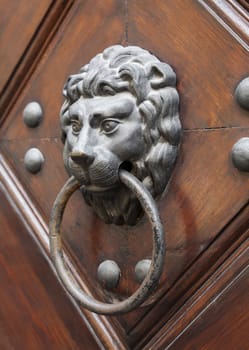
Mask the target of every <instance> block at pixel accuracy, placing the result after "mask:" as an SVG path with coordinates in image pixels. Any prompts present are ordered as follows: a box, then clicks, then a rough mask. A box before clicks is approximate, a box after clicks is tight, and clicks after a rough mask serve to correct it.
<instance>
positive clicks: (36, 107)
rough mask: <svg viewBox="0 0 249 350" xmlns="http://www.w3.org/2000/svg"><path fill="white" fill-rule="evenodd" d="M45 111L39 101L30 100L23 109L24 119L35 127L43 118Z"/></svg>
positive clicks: (29, 125) (27, 123)
mask: <svg viewBox="0 0 249 350" xmlns="http://www.w3.org/2000/svg"><path fill="white" fill-rule="evenodd" d="M42 117H43V111H42V108H41V106H40V104H39V103H38V102H30V103H28V104H27V106H26V107H25V108H24V110H23V121H24V123H25V124H26V125H27V126H28V127H30V128H35V127H36V126H38V125H39V124H40V122H41V120H42Z"/></svg>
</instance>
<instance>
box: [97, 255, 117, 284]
mask: <svg viewBox="0 0 249 350" xmlns="http://www.w3.org/2000/svg"><path fill="white" fill-rule="evenodd" d="M97 274H98V280H99V282H100V283H101V284H102V286H103V287H105V288H107V289H113V288H116V287H117V286H118V282H119V279H120V275H121V271H120V268H119V266H118V264H117V263H116V262H115V261H113V260H105V261H103V262H102V263H101V264H100V265H99V267H98V272H97Z"/></svg>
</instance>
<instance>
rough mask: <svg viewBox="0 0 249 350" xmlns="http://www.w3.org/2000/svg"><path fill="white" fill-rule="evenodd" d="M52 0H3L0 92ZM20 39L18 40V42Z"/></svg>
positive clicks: (0, 24)
mask: <svg viewBox="0 0 249 350" xmlns="http://www.w3.org/2000/svg"><path fill="white" fill-rule="evenodd" d="M51 2H52V1H51V0H44V1H37V0H35V1H33V2H32V3H31V2H30V1H28V0H24V1H22V2H20V1H16V0H12V1H7V0H1V20H0V28H1V32H0V45H1V53H0V61H1V67H0V92H1V91H2V89H3V87H4V85H5V83H6V82H7V80H8V78H10V75H11V73H12V71H13V70H14V68H15V66H16V64H17V62H18V61H19V60H20V58H21V56H22V55H23V53H24V51H25V49H26V47H27V46H28V44H29V43H30V41H31V38H32V36H33V35H34V32H35V31H36V30H37V28H38V26H39V24H40V23H41V21H42V19H43V16H44V15H45V14H46V11H47V10H48V8H49V6H50V5H51ZM17 39H18V40H17Z"/></svg>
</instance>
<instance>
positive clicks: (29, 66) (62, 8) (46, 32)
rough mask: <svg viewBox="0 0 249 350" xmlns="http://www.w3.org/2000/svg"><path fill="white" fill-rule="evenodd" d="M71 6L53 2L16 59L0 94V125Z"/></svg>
mask: <svg viewBox="0 0 249 350" xmlns="http://www.w3.org/2000/svg"><path fill="white" fill-rule="evenodd" d="M71 5H72V1H66V2H63V1H60V0H56V1H53V2H52V3H51V6H50V7H49V8H48V10H47V12H46V14H45V15H44V17H43V18H41V19H40V23H39V26H38V27H37V28H36V31H35V32H34V33H33V37H32V38H31V40H30V42H29V43H27V48H26V50H25V51H24V52H23V54H22V56H21V57H20V59H19V58H18V60H17V62H16V66H15V69H14V71H13V72H12V75H11V76H10V77H9V79H8V81H7V82H6V84H5V86H4V89H3V90H2V92H1V94H0V114H1V118H0V124H1V123H2V122H3V120H4V119H5V117H6V116H7V115H8V112H9V110H10V109H11V107H12V106H13V104H14V103H15V101H16V99H17V97H18V95H19V94H20V92H21V91H22V90H23V88H24V86H25V84H26V83H27V81H28V79H29V77H30V76H31V74H32V72H33V70H34V69H35V67H36V64H37V63H38V62H39V60H40V59H41V57H42V55H43V54H44V51H45V50H46V47H47V45H48V44H49V42H50V40H51V38H52V37H53V35H54V33H55V32H56V30H57V29H58V28H59V25H60V23H61V21H62V20H63V19H64V17H65V15H66V13H67V12H68V11H69V9H70V7H71ZM22 6H23V3H22ZM29 6H31V3H30V2H29ZM33 6H34V4H32V6H31V8H30V10H31V13H32V16H33ZM7 9H8V6H7ZM19 16H20V14H19ZM22 20H23V22H24V21H25V20H26V21H27V23H25V24H26V25H28V28H29V30H30V26H29V19H27V18H22ZM22 24H23V23H22ZM14 34H15V33H14ZM13 47H15V45H9V46H8V48H11V49H13Z"/></svg>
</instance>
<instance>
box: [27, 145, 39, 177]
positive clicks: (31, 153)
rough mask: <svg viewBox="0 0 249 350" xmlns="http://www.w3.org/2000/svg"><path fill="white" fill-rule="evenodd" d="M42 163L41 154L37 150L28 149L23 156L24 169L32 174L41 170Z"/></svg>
mask: <svg viewBox="0 0 249 350" xmlns="http://www.w3.org/2000/svg"><path fill="white" fill-rule="evenodd" d="M43 162H44V157H43V154H42V153H41V151H40V150H39V149H38V148H30V149H29V150H28V151H27V152H26V154H25V156H24V165H25V168H26V169H27V170H28V171H29V172H31V173H33V174H36V173H38V171H40V170H41V168H42V164H43Z"/></svg>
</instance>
